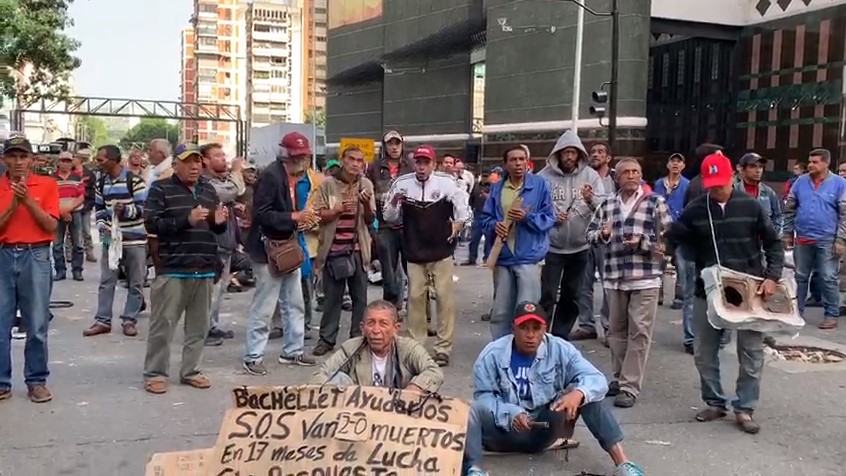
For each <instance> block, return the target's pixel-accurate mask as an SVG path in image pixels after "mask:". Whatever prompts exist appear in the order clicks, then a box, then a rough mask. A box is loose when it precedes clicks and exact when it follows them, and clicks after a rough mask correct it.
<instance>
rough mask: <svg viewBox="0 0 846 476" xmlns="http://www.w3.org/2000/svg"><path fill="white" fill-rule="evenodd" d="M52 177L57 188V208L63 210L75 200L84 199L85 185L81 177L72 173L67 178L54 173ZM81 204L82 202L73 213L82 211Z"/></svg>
mask: <svg viewBox="0 0 846 476" xmlns="http://www.w3.org/2000/svg"><path fill="white" fill-rule="evenodd" d="M54 177H55V178H56V183H57V184H58V186H59V208H65V207H66V206H68V205H70V204H72V203H73V202H74V201H75V200H78V199H80V198H85V183H84V182H83V180H82V177H81V176H79V175H78V174H76V173H74V172H69V173H68V175H67V177H62V176H61V174H59V172H56V175H54ZM83 204H84V200H83V202H80V204H79V206H77V207H76V208H74V209H73V211H75V212H76V211H79V210H82V206H83Z"/></svg>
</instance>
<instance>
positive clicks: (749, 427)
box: [734, 413, 761, 435]
mask: <svg viewBox="0 0 846 476" xmlns="http://www.w3.org/2000/svg"><path fill="white" fill-rule="evenodd" d="M734 421H735V423H737V426H738V427H740V429H741V430H743V432H744V433H748V434H750V435H757V434H758V432H759V431H761V426H760V425H758V423H757V422H756V421H755V420H753V419H752V415H750V414H748V413H735V414H734Z"/></svg>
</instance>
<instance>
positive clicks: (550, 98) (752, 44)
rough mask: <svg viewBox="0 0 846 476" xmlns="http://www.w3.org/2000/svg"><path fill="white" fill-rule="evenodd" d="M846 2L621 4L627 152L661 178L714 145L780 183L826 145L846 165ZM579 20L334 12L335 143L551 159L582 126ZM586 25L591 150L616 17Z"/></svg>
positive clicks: (416, 5)
mask: <svg viewBox="0 0 846 476" xmlns="http://www.w3.org/2000/svg"><path fill="white" fill-rule="evenodd" d="M586 3H587V5H588V6H589V7H590V8H591V9H593V10H595V11H598V12H608V11H610V10H611V7H612V1H611V0H588V1H587V2H586ZM682 4H684V5H682ZM844 4H846V2H841V1H834V2H833V1H830V0H783V1H779V2H774V1H772V2H771V1H765V0H764V1H750V2H737V0H713V1H712V2H697V1H695V0H652V1H649V0H631V1H628V0H625V1H620V2H619V5H620V9H621V10H620V14H621V21H620V37H621V42H620V56H619V57H620V62H619V65H620V75H619V77H620V83H619V111H618V132H617V142H616V145H615V155H617V156H627V155H630V156H637V157H645V158H647V160H646V165H647V168H648V169H650V171H652V172H653V173H655V174H657V173H658V172H659V171H660V170H659V169H660V168H661V167H662V163H663V159H664V158H665V157H666V156H667V155H668V154H669V153H672V152H675V151H680V152H683V153H686V154H687V153H690V152H691V151H692V150H693V149H694V148H695V147H696V145H697V144H699V143H702V142H706V141H708V142H717V143H720V144H723V145H725V146H726V147H727V149H728V150H729V151H730V152H731V153H732V154H739V153H741V152H744V151H747V150H755V151H757V152H759V153H761V154H763V155H765V156H767V157H770V158H771V159H773V160H772V161H771V162H770V168H771V169H773V170H774V171H783V170H787V169H788V167H790V166H791V165H792V163H793V161H795V160H796V159H801V158H803V157H805V156H807V152H808V151H809V150H810V149H812V148H815V147H826V148H829V149H831V150H832V152H834V153H835V155H836V156H841V155H842V154H841V150H840V149H841V146H842V143H843V140H842V137H843V132H842V126H843V119H842V117H843V115H844V107H843V91H844V87H843V65H844V64H846V57H844V50H846V46H844V45H846V41H844V39H845V38H844V35H846V5H844ZM340 5H343V6H340ZM682 6H683V8H682ZM577 8H578V7H577V6H576V5H575V4H574V3H572V2H568V1H561V2H549V1H536V2H534V1H525V0H524V1H514V0H431V1H429V2H420V1H412V0H392V1H390V2H383V1H381V0H343V1H341V0H337V1H334V2H332V1H330V8H329V22H330V30H329V45H328V80H327V83H328V91H327V130H328V138H327V139H328V142H329V143H337V142H338V141H339V139H340V138H341V137H372V138H374V139H378V138H379V137H380V136H381V133H382V132H383V131H385V130H387V129H397V130H399V131H401V132H402V133H403V134H405V135H406V136H407V137H409V139H410V142H414V143H420V142H428V143H432V144H433V145H435V146H436V147H438V148H439V149H440V150H443V151H447V150H448V151H452V152H456V151H457V152H459V153H461V154H463V155H464V156H465V157H467V158H468V159H469V161H470V162H473V161H474V160H476V159H481V158H484V160H497V157H498V156H499V155H500V153H501V151H502V150H503V148H504V147H505V146H507V145H510V144H513V143H525V144H527V145H529V146H530V147H531V148H532V151H533V153H534V155H535V156H544V155H546V154H547V153H548V152H549V150H550V148H551V146H552V143H553V142H554V140H555V138H557V136H558V135H559V134H560V133H561V132H562V131H563V130H565V129H567V128H570V127H571V126H572V123H571V120H570V119H571V107H572V102H573V101H572V91H573V71H574V64H575V45H576V27H575V26H576V23H577V12H578V10H577ZM585 20H586V22H585V27H584V48H583V56H582V64H583V66H582V75H581V94H580V96H581V99H580V104H581V106H580V108H579V109H580V111H579V117H580V120H579V133H580V135H581V136H582V137H583V138H584V140H585V142H586V143H588V144H589V143H591V142H593V141H597V140H604V139H605V138H606V137H607V130H606V129H605V128H604V127H603V126H602V125H600V123H599V121H598V120H597V119H596V118H593V117H591V116H590V114H589V113H588V108H589V107H590V106H591V93H592V92H593V91H594V90H596V89H598V88H599V87H600V85H601V84H602V83H603V82H605V81H608V80H609V79H610V71H611V20H610V19H609V18H607V17H596V16H593V15H591V14H586V16H585ZM603 124H604V123H603Z"/></svg>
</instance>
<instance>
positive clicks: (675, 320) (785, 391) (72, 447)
mask: <svg viewBox="0 0 846 476" xmlns="http://www.w3.org/2000/svg"><path fill="white" fill-rule="evenodd" d="M98 275H99V268H98V267H97V266H96V265H95V266H90V269H87V270H86V271H85V276H86V281H85V282H83V283H75V282H73V281H64V282H61V283H57V285H56V287H55V291H54V299H66V300H70V301H73V303H74V306H73V307H72V308H69V309H62V310H57V311H56V318H55V320H54V321H53V325H52V328H51V330H50V350H51V354H50V367H51V371H52V376H51V379H50V382H49V383H50V387H51V389H52V390H53V392H54V395H55V399H54V400H53V402H51V403H49V404H45V405H35V404H32V403H30V402H29V401H28V400H27V399H26V394H25V387H24V385H23V377H22V375H21V373H22V355H23V343H22V341H16V342H15V343H14V344H13V359H14V362H15V377H14V382H15V388H14V392H15V394H14V397H13V398H12V399H11V400H9V401H6V402H3V403H0V475H2V476H19V475H22V476H38V475H44V476H54V475H89V476H113V475H141V474H143V471H144V466H145V464H146V462H147V461H148V460H149V458H150V456H151V455H152V454H153V453H156V452H164V451H177V450H188V449H197V448H204V447H210V446H213V445H214V442H215V439H216V435H217V432H218V429H219V426H220V422H221V418H222V415H223V413H224V410H225V409H226V408H227V407H228V405H229V402H230V397H229V394H228V390H229V389H230V388H232V387H233V386H235V385H245V384H246V385H283V384H292V383H298V382H302V381H304V380H305V379H306V378H307V377H308V376H309V375H310V374H311V372H312V370H311V369H303V368H291V367H283V366H280V365H278V364H276V362H275V359H270V356H273V355H275V354H276V353H278V351H279V346H280V344H279V341H271V343H270V345H269V348H268V357H269V360H270V363H269V369H270V374H269V375H268V376H266V377H250V376H247V375H245V374H244V373H243V372H242V371H241V369H240V362H241V355H242V353H243V349H244V326H245V323H246V315H245V314H246V312H245V310H246V308H247V306H248V304H249V300H250V296H251V294H250V293H243V294H229V295H227V297H226V301H225V302H224V307H223V314H222V321H223V322H225V323H226V324H227V325H228V326H230V327H231V328H232V329H234V330H235V332H236V338H235V339H234V340H232V341H227V342H226V344H225V345H224V346H222V347H218V348H210V349H208V350H207V351H206V353H205V369H206V372H207V375H208V376H209V377H210V378H211V379H212V384H213V388H212V389H210V390H207V391H200V390H194V389H191V388H187V387H184V386H180V385H172V386H171V388H170V391H169V392H168V393H167V394H166V395H164V396H152V395H149V394H147V393H145V392H144V391H143V385H142V378H141V373H142V365H143V359H144V351H145V337H146V330H147V320H146V319H143V320H142V321H141V323H140V326H139V330H140V335H139V336H138V337H137V338H126V337H124V336H123V335H122V334H120V333H119V332H115V333H113V334H111V335H107V336H100V337H96V338H87V339H85V338H83V337H82V330H83V329H84V328H85V327H86V326H88V325H89V324H90V322H91V319H92V315H93V310H94V307H95V305H96V294H97V278H98ZM456 275H457V276H458V278H459V279H458V282H457V283H456V285H457V295H456V301H457V303H458V304H459V311H460V313H459V316H458V320H459V322H460V325H458V326H457V327H456V329H457V335H456V345H455V352H454V354H453V358H452V362H453V363H452V366H451V367H449V368H448V369H446V384H445V386H444V388H443V389H442V393H443V394H445V395H452V396H457V397H463V398H469V397H470V396H471V394H472V388H471V387H472V380H471V377H470V375H471V368H472V365H473V362H474V360H475V357H476V355H477V354H478V352H479V350H480V349H481V348H482V347H483V346H484V345H485V344H486V343H487V342H488V340H489V336H490V334H489V331H488V326H487V324H486V323H484V322H480V320H479V316H480V315H481V314H482V313H483V312H484V311H485V310H486V309H487V308H488V307H489V305H490V302H491V296H490V275H489V272H488V271H487V270H485V269H478V268H457V271H456ZM380 295H381V291H380V290H379V289H378V288H375V287H371V297H378V296H380ZM124 296H125V292H124V291H123V290H120V291H119V292H118V294H117V299H116V302H117V303H118V305H121V306H122V305H123V299H124ZM116 307H117V306H116ZM344 316H345V317H344V318H345V319H348V318H349V317H348V314H346V313H345V315H344ZM820 319H821V312H820V311H819V310H818V309H815V310H812V311H811V312H810V315H809V325H808V328H807V329H806V330H805V331H804V332H803V336H809V337H816V338H820V339H825V340H826V342H831V343H832V345H834V344H840V345H843V344H846V331H844V330H842V329H841V330H839V331H835V332H828V333H823V332H821V331H817V330H816V328H815V325H816V323H818V322H819V320H820ZM345 332H346V331H342V335H343V334H344V333H345ZM680 338H681V326H680V311H671V310H669V309H668V308H661V309H660V311H659V323H658V327H657V332H656V337H655V343H654V345H653V347H652V353H651V358H650V360H649V366H648V374H647V379H646V383H645V387H644V391H643V394H642V395H641V398H640V400H639V401H638V404H637V405H636V406H635V407H634V408H631V409H627V410H617V409H615V410H614V411H615V413H616V414H617V415H618V417H619V419H620V420H621V422H622V425H623V430H624V432H625V434H626V442H625V448H626V451H627V452H628V454H629V456H630V458H632V459H633V460H635V461H637V462H638V463H640V464H641V465H642V466H643V467H644V469H645V470H646V474H648V475H656V476H729V475H743V476H753V475H766V476H802V475H808V476H826V475H839V476H842V475H844V474H846V469H844V468H846V449H844V445H843V442H844V441H846V405H844V403H843V402H844V401H846V378H844V375H846V374H844V373H843V370H844V368H843V367H842V366H834V365H833V366H831V367H829V369H828V370H825V371H806V370H814V369H811V368H810V367H805V366H800V367H798V368H796V369H794V371H793V373H787V372H784V371H782V370H778V369H776V368H774V367H772V366H769V365H768V367H767V368H766V370H765V373H764V382H763V390H762V399H761V402H760V406H759V410H758V412H757V413H756V418H757V420H758V421H759V422H760V423H761V425H762V431H761V433H760V434H759V435H756V436H749V435H745V434H743V433H741V432H740V431H739V430H737V429H736V428H735V426H734V425H733V423H732V421H731V420H725V421H721V422H713V423H696V422H694V420H693V415H694V413H695V411H696V409H697V408H698V407H700V405H701V402H700V400H699V390H698V388H699V382H698V377H697V373H696V370H695V368H694V366H693V359H692V357H690V356H688V355H686V354H684V353H682V352H681V344H680ZM175 342H181V335H177V337H176V339H175ZM311 342H313V341H311ZM580 346H581V348H582V349H583V351H584V352H585V353H586V355H587V356H588V358H589V359H590V360H591V361H593V362H594V363H595V364H596V365H597V366H599V367H600V368H601V369H603V370H604V371H607V370H608V368H609V355H608V350H607V349H605V348H604V347H602V346H601V345H599V343H597V342H588V343H585V344H580ZM723 355H724V365H723V369H724V382H725V383H726V384H727V388H728V389H729V390H732V389H733V387H734V385H733V381H734V379H735V378H736V374H737V372H736V367H737V364H736V357H735V355H734V354H733V353H731V352H729V351H726V352H725V353H724V354H723ZM172 356H173V360H174V362H172V366H173V372H177V371H178V362H176V361H178V360H179V351H178V346H174V352H173V354H172ZM577 431H578V433H577V437H578V438H579V440H580V441H581V442H582V446H581V447H580V448H578V449H576V450H572V451H570V452H569V455H567V454H564V453H563V452H548V453H544V454H540V455H531V456H505V457H495V458H494V457H491V458H490V460H489V466H490V468H491V469H492V470H493V471H492V473H493V474H495V475H527V474H529V475H548V474H549V475H551V474H556V475H562V474H563V475H577V474H581V472H582V471H585V472H587V473H595V474H606V473H607V474H610V471H611V464H610V461H609V460H608V459H607V457H606V456H605V455H604V454H603V452H602V450H601V449H600V448H599V446H598V445H597V444H596V443H595V442H594V440H593V439H592V437H591V436H590V434H589V433H588V432H587V430H586V429H585V428H584V427H583V426H582V427H580V428H579V429H578V430H577Z"/></svg>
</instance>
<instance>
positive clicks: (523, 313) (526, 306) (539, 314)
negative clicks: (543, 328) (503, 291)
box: [514, 302, 546, 326]
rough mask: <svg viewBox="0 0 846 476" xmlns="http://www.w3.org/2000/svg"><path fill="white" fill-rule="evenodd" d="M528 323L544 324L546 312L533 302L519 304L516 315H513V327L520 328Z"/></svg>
mask: <svg viewBox="0 0 846 476" xmlns="http://www.w3.org/2000/svg"><path fill="white" fill-rule="evenodd" d="M529 321H536V322H539V323H541V324H546V312H545V311H544V310H543V308H542V307H540V306H539V305H537V304H535V303H533V302H521V303H520V304H519V305H518V306H517V313H516V314H515V315H514V325H515V326H520V325H523V324H525V323H527V322H529Z"/></svg>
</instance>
